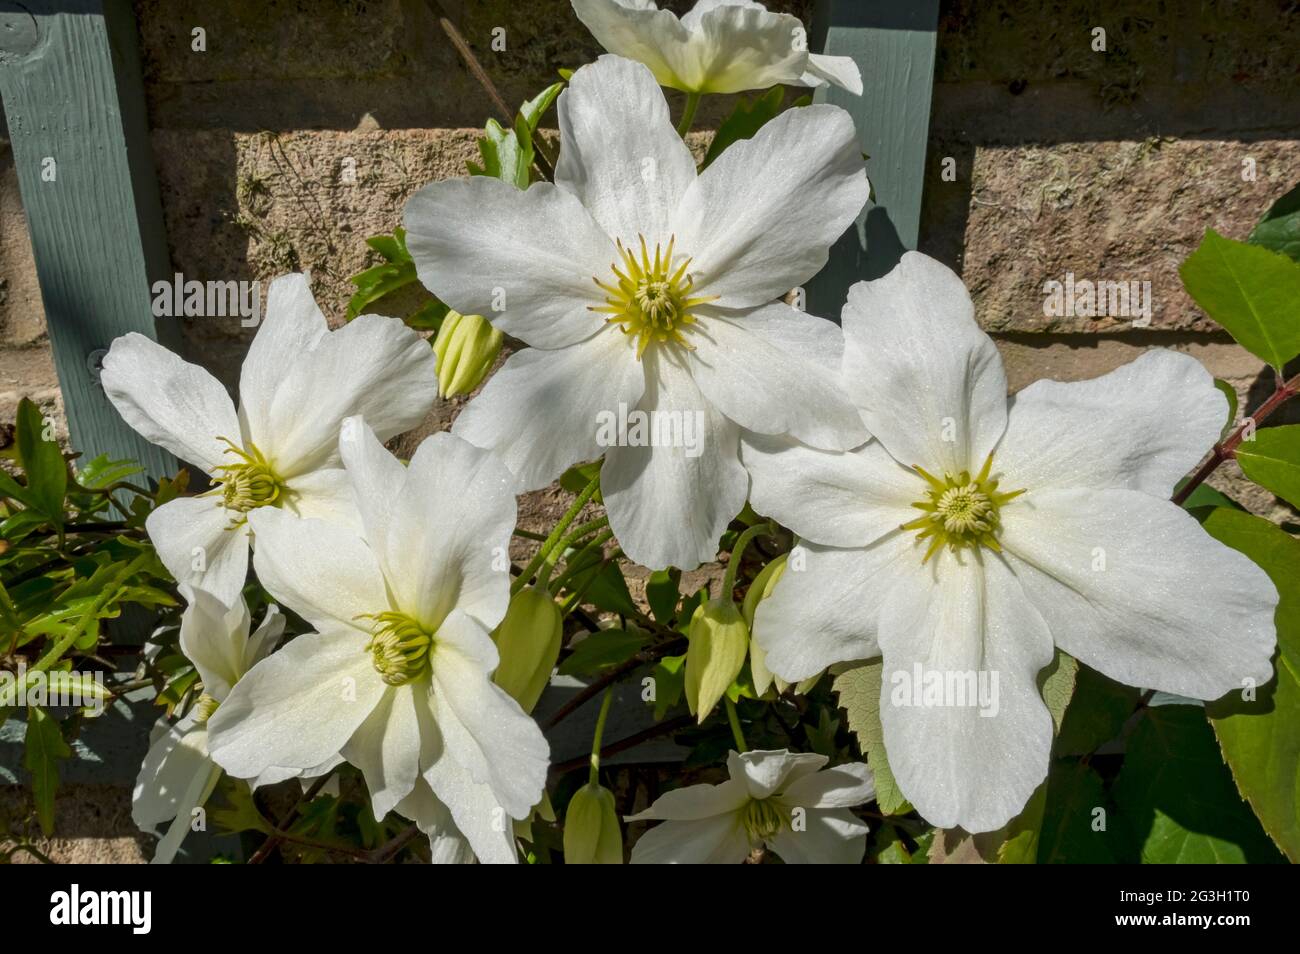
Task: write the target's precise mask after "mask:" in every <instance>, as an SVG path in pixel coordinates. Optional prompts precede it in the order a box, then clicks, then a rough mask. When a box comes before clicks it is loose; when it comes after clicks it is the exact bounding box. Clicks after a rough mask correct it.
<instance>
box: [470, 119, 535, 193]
mask: <svg viewBox="0 0 1300 954" xmlns="http://www.w3.org/2000/svg"><path fill="white" fill-rule="evenodd" d="M478 151H479V156H480V157H482V160H483V161H482V162H481V163H474V162H466V163H465V167H466V168H467V169H469V173H470V175H474V176H489V177H491V178H493V179H500V180H501V181H503V182H509V183H510V184H511V185H513V186H514V187H515V188H517V189H527V188H528V183H529V181H530V177H531V173H530V171H529V167H530V166H531V165H532V164H533V147H532V142H531V139H530V138H529V140H528V141H527V143H525V142H521V141H520V137H519V134H518V132H516V130H515V129H506V128H505V127H504V126H502V125H501V124H500V123H499V122H497V121H496V120H495V119H489V120H488V121H487V126H486V127H485V128H484V131H483V135H482V136H480V137H479V140H478Z"/></svg>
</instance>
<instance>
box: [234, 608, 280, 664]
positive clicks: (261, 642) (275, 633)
mask: <svg viewBox="0 0 1300 954" xmlns="http://www.w3.org/2000/svg"><path fill="white" fill-rule="evenodd" d="M284 624H285V618H284V614H283V613H281V612H280V607H278V606H276V605H275V604H274V603H270V604H268V605H267V607H266V613H265V614H264V615H263V616H262V622H261V624H260V625H259V626H258V627H257V629H255V630H253V632H252V635H250V636H249V637H248V641H247V642H246V643H245V644H244V659H243V668H242V670H241V673H245V672H248V670H250V669H252V668H253V667H254V666H256V665H257V664H258V663H259V662H261V661H262V660H263V659H265V658H266V657H267V656H269V655H271V653H272V652H273V651H274V650H275V647H276V646H277V645H278V644H279V642H280V637H281V636H283V635H284Z"/></svg>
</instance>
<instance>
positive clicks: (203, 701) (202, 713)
mask: <svg viewBox="0 0 1300 954" xmlns="http://www.w3.org/2000/svg"><path fill="white" fill-rule="evenodd" d="M220 705H221V703H220V702H218V701H217V699H216V697H215V696H212V695H209V694H208V693H206V692H205V693H203V695H201V696H199V701H198V702H196V703H194V721H195V722H200V723H202V722H207V721H208V720H209V719H211V718H212V716H213V715H214V714H215V713H216V711H217V709H218V708H219V707H220Z"/></svg>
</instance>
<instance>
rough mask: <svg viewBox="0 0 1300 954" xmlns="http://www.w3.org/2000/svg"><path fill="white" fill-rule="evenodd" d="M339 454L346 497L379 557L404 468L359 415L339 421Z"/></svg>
mask: <svg viewBox="0 0 1300 954" xmlns="http://www.w3.org/2000/svg"><path fill="white" fill-rule="evenodd" d="M339 455H340V456H341V457H342V458H343V466H344V468H345V470H344V479H345V480H346V481H347V483H348V494H349V497H350V498H351V500H352V502H353V504H354V506H355V507H356V508H357V512H358V514H359V515H360V518H361V530H362V536H363V537H364V538H365V540H366V542H367V543H369V544H370V548H371V549H372V550H373V551H374V552H375V553H377V554H379V555H380V558H381V559H382V556H383V554H384V552H385V550H386V547H387V540H388V526H389V523H390V522H391V519H392V511H393V502H394V501H395V500H396V499H397V497H398V495H399V494H400V493H401V491H402V485H403V484H405V483H406V468H405V467H404V466H403V465H402V462H401V461H400V460H398V459H397V458H396V457H394V456H393V455H392V453H390V452H389V450H388V448H386V447H385V446H384V445H383V444H382V443H381V442H380V440H379V438H378V437H376V436H375V432H374V431H372V430H371V429H370V428H369V427H368V426H367V425H366V422H365V420H364V419H363V418H360V417H349V418H348V419H347V420H345V421H344V422H343V427H342V429H341V430H340V431H339Z"/></svg>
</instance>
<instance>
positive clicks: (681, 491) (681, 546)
mask: <svg viewBox="0 0 1300 954" xmlns="http://www.w3.org/2000/svg"><path fill="white" fill-rule="evenodd" d="M644 360H645V365H646V369H645V370H646V392H645V396H644V397H643V398H642V399H641V403H640V405H639V406H638V407H639V408H640V409H642V410H646V411H649V412H651V413H653V414H657V415H660V418H659V420H660V421H665V420H677V421H680V422H681V423H682V425H683V427H682V428H681V429H680V430H679V431H678V432H677V433H678V434H680V436H682V438H683V439H682V440H680V441H676V442H675V446H657V447H656V446H648V445H647V446H624V447H611V448H610V449H609V451H608V452H607V453H606V455H605V464H604V466H603V467H602V468H601V472H600V481H601V495H602V496H603V497H604V500H605V509H606V510H607V511H608V512H609V525H610V527H611V528H612V529H613V531H614V534H615V536H617V537H618V542H619V544H620V545H621V546H622V548H623V552H624V553H626V554H627V555H628V557H629V558H630V559H631V560H632V561H633V562H635V563H640V564H641V565H642V566H645V567H649V568H650V569H652V570H654V569H662V568H664V567H666V566H677V567H681V568H682V569H684V570H685V569H693V568H694V567H696V566H698V565H699V564H701V563H703V562H705V561H708V560H712V559H713V558H714V556H716V555H717V552H718V538H719V537H721V536H722V533H723V531H724V530H726V528H727V524H728V523H729V522H730V521H731V518H732V517H734V516H735V515H736V514H737V513H739V512H740V508H741V507H743V506H744V505H745V491H746V488H747V485H748V483H749V478H748V477H747V475H746V474H745V468H744V467H742V466H741V464H740V434H739V431H738V429H737V428H736V425H735V424H733V423H732V422H731V421H729V420H727V419H726V418H725V417H723V416H722V415H721V414H720V413H718V411H717V410H716V409H715V408H714V407H713V405H712V404H711V403H710V402H709V400H708V399H707V398H705V396H704V395H703V394H702V393H701V392H700V389H699V388H698V387H696V385H695V382H694V381H693V380H692V379H691V376H690V374H689V372H688V371H687V370H686V369H685V368H684V367H682V366H681V365H680V364H679V363H678V359H676V358H674V357H672V356H671V355H669V354H668V353H667V352H666V351H665V349H664V348H661V347H652V348H649V349H647V350H646V352H645V359H644ZM663 415H667V417H664V416H663ZM687 427H689V428H690V429H691V436H692V437H693V439H692V440H687V439H686V437H687V430H686V428H687ZM662 432H663V429H661V433H662ZM672 444H673V442H670V445H672ZM692 454H694V455H695V456H691V455H692Z"/></svg>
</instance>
